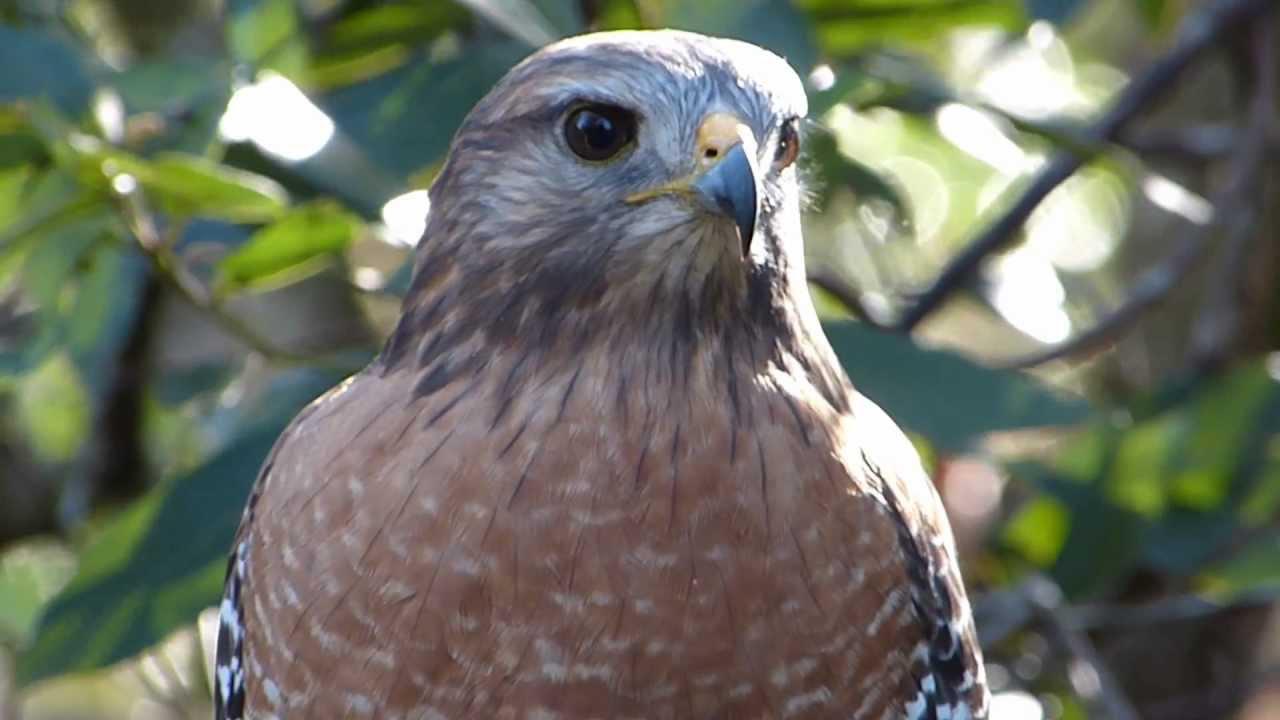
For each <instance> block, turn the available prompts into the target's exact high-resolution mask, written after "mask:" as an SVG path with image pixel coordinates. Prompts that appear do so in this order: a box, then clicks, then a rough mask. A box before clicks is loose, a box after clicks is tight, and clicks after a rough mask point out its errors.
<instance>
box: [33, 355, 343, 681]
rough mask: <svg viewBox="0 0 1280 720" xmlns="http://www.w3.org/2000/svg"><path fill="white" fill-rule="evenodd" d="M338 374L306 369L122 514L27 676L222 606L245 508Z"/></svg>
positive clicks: (53, 609)
mask: <svg viewBox="0 0 1280 720" xmlns="http://www.w3.org/2000/svg"><path fill="white" fill-rule="evenodd" d="M337 379H338V377H337V376H336V375H335V374H332V373H320V372H317V371H312V370H307V371H299V372H297V373H294V374H293V375H291V376H289V378H286V380H289V381H285V382H280V383H277V384H276V386H275V387H274V388H273V390H272V391H271V392H268V393H267V394H266V396H265V397H264V398H263V399H262V401H261V403H260V407H261V408H263V409H264V411H265V412H264V414H263V416H262V417H259V418H255V419H253V420H252V421H251V422H248V423H247V424H246V425H244V426H243V428H242V429H241V431H240V432H239V433H238V434H237V435H236V436H235V438H234V439H233V440H231V441H230V442H229V443H228V444H227V445H226V446H225V447H224V448H222V449H221V450H220V451H219V452H217V453H215V454H214V455H213V456H212V457H211V458H209V460H208V461H206V462H205V463H204V464H203V465H201V466H199V467H198V468H196V469H195V470H193V471H192V472H189V473H187V474H184V475H182V476H181V477H178V478H175V479H173V480H172V481H171V482H168V483H165V484H164V485H162V486H160V487H158V488H156V489H155V490H153V491H152V492H150V493H148V494H147V495H146V496H144V497H143V498H142V499H141V500H140V501H138V502H136V503H134V505H132V506H131V507H130V508H129V509H128V510H126V511H124V512H122V513H120V514H119V515H118V516H117V517H115V518H113V519H112V521H111V522H110V523H109V524H108V526H107V528H106V529H105V530H103V532H102V533H101V535H100V536H99V537H97V538H96V539H95V541H94V542H93V543H92V544H91V545H90V546H89V547H88V548H87V549H86V550H85V551H84V553H83V555H82V557H81V561H80V567H79V570H78V571H77V574H76V577H75V579H74V580H72V582H71V584H70V585H68V586H67V587H66V588H65V589H64V590H63V591H62V592H61V593H60V594H59V595H58V597H57V598H55V599H54V600H53V602H51V603H50V604H49V606H48V608H47V609H46V611H45V613H44V615H43V617H42V618H41V619H40V623H39V626H38V628H37V631H36V637H35V641H34V642H33V643H32V645H31V646H30V647H29V648H28V649H27V650H26V651H25V652H24V653H22V655H21V656H20V658H19V662H18V672H17V675H18V678H19V681H20V682H22V683H23V684H27V683H31V682H34V681H36V680H40V679H43V678H47V677H51V676H54V675H60V674H63V673H68V672H76V671H84V670H91V669H95V668H99V667H103V666H105V665H108V664H110V663H113V662H116V661H118V660H122V659H124V658H127V657H129V656H131V655H133V654H135V653H137V652H139V651H141V650H143V649H145V648H147V647H149V646H151V645H153V644H155V643H156V642H158V641H159V640H161V639H163V638H164V637H165V636H166V635H168V634H169V633H170V632H172V631H173V630H175V629H177V628H178V627H180V626H181V625H183V624H185V623H189V622H191V621H193V620H194V619H195V617H196V615H197V613H199V612H200V610H202V609H204V608H206V607H209V606H212V605H215V604H216V603H217V599H218V595H219V592H220V590H221V587H222V579H223V572H224V571H225V569H226V557H227V551H228V549H229V548H230V544H231V539H232V536H233V534H234V533H235V528H236V526H237V524H238V523H239V520H240V514H241V510H242V509H243V506H244V501H245V498H246V496H247V495H248V492H249V488H250V487H251V486H252V484H253V481H254V478H255V477H256V476H257V473H258V468H259V467H260V466H261V464H262V462H263V460H264V459H265V458H266V456H267V453H268V452H269V451H270V449H271V446H272V444H273V443H274V442H275V439H276V437H277V436H278V435H279V434H280V432H281V430H282V429H283V428H284V426H285V424H286V423H287V422H288V419H289V418H290V417H292V416H293V415H294V414H295V413H296V412H297V411H298V410H299V409H301V407H302V406H303V405H304V404H305V403H307V402H309V401H310V400H311V399H312V398H313V397H315V396H316V395H318V394H319V393H320V392H322V391H323V390H324V389H326V388H328V387H331V386H332V385H333V384H334V383H335V382H336V381H337Z"/></svg>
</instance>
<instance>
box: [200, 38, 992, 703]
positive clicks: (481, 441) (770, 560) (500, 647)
mask: <svg viewBox="0 0 1280 720" xmlns="http://www.w3.org/2000/svg"><path fill="white" fill-rule="evenodd" d="M805 114H806V102H805V95H804V91H803V87H802V85H801V83H800V81H799V79H798V78H797V77H796V74H795V73H794V71H792V69H791V68H790V67H789V66H788V65H787V64H786V62H785V61H783V60H782V59H781V58H779V57H777V56H775V55H773V54H771V53H769V52H767V51H765V50H762V49H760V48H757V47H755V46H752V45H748V44H745V43H742V42H737V41H732V40H722V39H712V38H707V37H702V36H699V35H693V34H688V33H678V32H643V33H640V32H637V33H612V34H601V35H591V36H586V37H581V38H576V39H572V40H567V41H564V42H561V43H558V44H556V45H553V46H550V47H548V48H545V49H543V50H541V51H539V52H538V53H536V54H535V55H533V56H532V57H531V58H529V59H528V60H526V61H525V62H523V63H522V64H520V65H519V66H518V67H516V68H515V69H514V70H512V71H511V72H510V73H509V74H508V75H507V76H506V77H505V78H504V79H503V80H502V81H501V82H500V83H499V84H498V85H497V87H495V88H494V89H493V91H492V92H490V93H489V95H488V96H487V97H485V98H484V100H482V101H481V102H480V103H479V104H478V105H477V106H476V107H475V109H474V110H473V111H472V112H471V114H470V115H469V116H468V117H467V119H466V121H465V122H464V123H463V125H462V127H461V129H460V130H459V131H458V133H457V136H456V137H455V139H454V142H453V145H452V148H451V150H450V153H449V156H448V160H447V161H446V163H445V165H444V167H443V169H442V170H441V172H440V174H439V177H438V178H437V179H436V181H435V183H434V185H433V186H432V188H431V191H430V198H431V211H430V216H429V220H428V225H427V229H426V233H425V236H424V238H423V239H422V242H421V244H420V247H419V248H418V250H417V258H416V269H415V277H414V280H413V283H412V287H411V289H410V291H409V293H408V295H407V297H406V299H405V302H404V308H403V314H402V317H401V319H400V321H399V325H398V327H397V328H396V329H395V332H394V334H393V335H392V336H391V338H390V340H389V341H388V342H387V344H386V346H385V348H384V349H383V351H382V353H381V354H380V355H379V356H378V358H377V359H376V360H375V361H374V362H373V363H372V364H371V365H370V366H369V367H368V368H366V369H365V370H364V371H362V372H360V373H359V374H357V375H356V376H355V377H353V378H351V379H350V380H348V381H347V382H345V383H343V384H342V385H340V386H339V387H337V388H335V389H334V390H333V391H331V392H330V393H328V394H327V395H325V396H324V397H323V398H321V399H319V400H317V401H316V402H315V403H313V404H312V405H311V406H310V407H308V408H307V409H306V410H304V411H303V412H302V413H301V414H300V415H299V416H298V417H297V419H295V420H294V422H293V424H292V425H291V426H290V427H289V429H288V430H286V431H285V433H284V434H283V435H282V436H281V438H280V440H279V442H278V443H277V445H276V448H275V450H274V451H273V452H272V454H271V457H270V459H269V460H268V461H267V463H266V465H265V467H264V468H263V470H262V473H261V476H260V478H259V480H258V483H257V486H256V487H255V489H254V491H253V494H252V496H251V498H250V499H249V503H248V507H247V509H246V510H245V515H244V520H243V522H242V524H241V527H240V530H239V533H238V535H237V537H236V540H235V545H234V551H233V553H232V557H231V562H230V570H229V573H228V578H227V583H226V593H225V596H224V599H223V602H222V606H221V628H220V632H219V639H218V655H217V668H216V677H215V695H216V703H217V717H218V718H219V719H226V718H243V717H253V718H277V717H279V718H283V717H295V718H302V717H306V718H321V717H339V716H341V717H385V718H433V719H435V718H464V717H465V718H471V717H475V718H565V719H570V718H854V719H856V720H862V719H865V718H932V719H936V720H942V719H944V718H952V719H957V720H958V719H962V718H976V717H983V716H985V714H986V706H987V691H986V685H985V680H984V676H983V669H982V662H981V656H980V651H979V649H978V647H977V644H976V642H975V639H974V631H973V623H972V619H971V617H970V612H969V604H968V601H967V600H966V598H965V592H964V589H963V587H962V585H961V582H960V575H959V572H958V569H957V567H956V559H955V551H954V548H953V542H952V539H951V532H950V529H949V527H948V524H947V520H946V518H945V516H944V514H943V510H942V507H941V505H940V503H939V500H938V497H937V494H936V493H935V491H934V489H933V487H932V485H931V484H930V482H929V479H928V478H927V477H926V475H925V472H924V471H923V469H922V468H921V465H920V462H919V459H918V458H917V456H916V454H915V452H914V450H913V449H912V447H911V445H910V443H909V442H908V441H907V440H906V438H905V437H904V436H903V435H902V433H901V432H900V431H899V430H898V428H897V427H896V426H895V425H894V424H893V422H892V421H891V420H889V418H888V417H886V416H885V415H884V414H883V413H882V412H881V411H880V409H879V408H877V407H876V406H875V405H874V404H872V403H871V402H870V401H868V400H866V399H864V398H863V397H862V396H860V395H859V394H858V393H856V392H855V391H854V390H853V389H852V388H851V387H850V385H849V383H848V380H847V379H846V378H845V375H844V373H843V371H842V370H841V368H840V365H839V364H838V362H837V360H836V358H835V356H834V354H833V352H832V350H831V347H830V345H829V344H828V343H827V340H826V338H825V337H824V336H823V333H822V329H821V327H820V325H819V323H818V318H817V316H816V315H815V313H814V309H813V305H812V303H811V301H810V298H809V292H808V289H807V286H806V283H805V272H804V262H803V252H802V247H801V232H800V206H799V190H798V186H797V180H796V170H795V165H794V162H795V160H796V155H797V152H798V149H799V142H800V139H799V136H800V133H799V124H800V123H801V120H802V118H803V117H804V116H805Z"/></svg>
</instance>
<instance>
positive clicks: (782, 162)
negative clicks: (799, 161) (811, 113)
mask: <svg viewBox="0 0 1280 720" xmlns="http://www.w3.org/2000/svg"><path fill="white" fill-rule="evenodd" d="M796 122H797V119H796V118H791V119H790V120H788V121H786V122H785V123H783V124H782V129H781V130H780V131H779V132H778V150H777V152H776V153H774V155H773V167H774V168H775V169H777V170H783V169H785V168H786V167H787V166H788V165H790V164H791V163H793V162H795V161H796V156H797V155H799V154H800V133H799V131H797V130H796Z"/></svg>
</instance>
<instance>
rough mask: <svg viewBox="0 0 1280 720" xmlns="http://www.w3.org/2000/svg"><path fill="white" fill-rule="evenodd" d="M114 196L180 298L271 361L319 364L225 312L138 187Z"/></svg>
mask: <svg viewBox="0 0 1280 720" xmlns="http://www.w3.org/2000/svg"><path fill="white" fill-rule="evenodd" d="M118 188H123V189H118ZM115 198H116V201H117V204H118V205H119V207H120V210H121V213H122V215H123V216H124V218H125V221H126V222H127V223H128V225H129V229H130V231H131V232H132V233H133V235H134V237H135V238H136V239H137V241H138V247H139V248H140V249H141V250H142V251H143V253H145V254H146V255H147V257H148V258H149V259H150V260H151V264H152V267H154V268H155V270H156V272H157V273H159V275H160V277H161V279H163V280H164V281H165V283H166V284H168V285H169V286H170V287H172V288H173V289H174V290H175V291H176V292H177V293H178V294H179V295H181V296H182V298H183V299H184V300H186V301H187V302H188V303H190V304H191V305H192V306H193V307H195V308H197V309H199V310H201V311H203V312H204V313H206V314H207V315H208V316H209V317H210V318H212V319H213V321H214V322H215V323H216V324H217V325H218V326H219V327H220V328H222V330H223V331H224V332H226V333H227V334H229V335H230V336H232V337H233V338H235V339H236V340H238V341H240V342H241V343H243V344H244V345H245V346H246V347H248V348H249V349H250V350H252V351H254V352H256V353H258V354H260V355H262V356H263V357H264V358H266V359H268V360H270V361H272V362H277V363H283V364H286V365H297V364H307V365H315V364H320V363H321V361H322V360H323V359H322V358H317V357H315V356H311V355H307V354H303V353H295V352H291V351H288V350H285V349H283V348H280V347H277V346H276V345H275V344H273V343H272V342H270V341H269V340H267V339H266V338H264V337H262V336H261V335H259V334H258V332H257V331H255V330H254V329H253V328H251V327H249V326H248V325H247V324H246V323H244V321H242V320H240V318H238V317H236V316H235V315H234V314H232V313H229V312H227V311H226V309H225V308H224V307H223V306H222V304H221V303H220V302H219V301H218V300H217V299H216V298H215V297H213V295H212V294H211V293H210V292H209V291H208V289H207V288H205V287H204V285H203V283H201V282H200V280H199V278H197V277H196V276H195V275H193V274H192V273H191V271H190V270H189V269H188V268H187V266H186V265H185V264H184V263H183V262H182V259H181V258H179V257H178V255H177V253H175V252H174V251H173V243H174V240H175V239H176V236H177V234H178V233H177V231H176V230H170V231H169V232H167V233H165V234H164V235H162V234H161V232H160V230H159V229H158V227H157V224H156V219H155V216H153V215H152V214H151V212H150V211H149V210H148V209H147V205H146V199H145V197H144V196H143V192H142V188H141V187H138V186H137V185H130V184H128V183H119V184H117V189H115Z"/></svg>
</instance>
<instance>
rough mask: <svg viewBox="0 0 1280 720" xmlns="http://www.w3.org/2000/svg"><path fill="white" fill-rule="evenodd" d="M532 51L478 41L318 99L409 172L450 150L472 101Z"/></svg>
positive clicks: (391, 165) (370, 148) (351, 131)
mask: <svg viewBox="0 0 1280 720" xmlns="http://www.w3.org/2000/svg"><path fill="white" fill-rule="evenodd" d="M526 54H528V48H526V47H524V46H523V45H522V44H519V43H515V42H511V41H509V40H503V41H498V42H472V43H469V44H468V45H467V46H466V47H465V51H464V52H463V53H462V54H459V55H456V56H451V57H447V58H440V59H433V60H431V61H429V62H422V63H417V64H414V65H411V66H407V67H404V68H401V69H399V70H396V71H394V72H390V73H387V74H386V75H383V76H381V77H378V78H376V79H375V80H372V81H370V82H365V83H360V84H358V85H352V86H350V87H346V88H341V89H339V90H336V91H333V92H331V93H328V94H326V95H324V96H321V97H319V98H317V103H318V104H319V105H320V107H321V108H322V109H324V110H325V112H327V113H328V114H329V115H330V117H332V118H333V119H334V121H335V122H336V123H337V124H338V126H339V127H341V128H342V129H343V130H344V131H345V133H346V134H347V135H349V136H350V137H352V138H353V139H354V140H355V142H356V143H357V144H358V145H359V146H360V147H361V148H363V149H364V150H365V152H367V153H368V155H369V157H370V158H372V160H373V161H374V162H375V163H377V164H378V165H379V166H381V167H385V168H387V169H389V170H391V171H392V172H395V173H397V174H399V175H401V176H407V175H410V174H412V173H414V172H416V171H418V170H420V169H422V168H424V167H427V166H430V165H432V164H434V163H436V162H437V161H439V160H440V159H441V158H442V157H443V156H444V153H445V151H446V150H447V149H448V147H449V141H450V140H451V139H452V138H453V133H454V131H456V130H457V128H458V125H460V124H461V123H462V119H463V118H464V117H466V114H467V113H468V112H470V110H471V107H472V106H473V105H475V104H476V102H478V101H479V100H480V98H482V97H484V94H485V93H486V92H488V91H489V89H490V88H491V87H493V85H494V83H496V82H497V81H498V79H499V78H501V77H502V75H503V74H504V73H506V71H507V70H508V69H510V68H511V66H513V65H515V64H516V62H518V61H519V60H520V59H521V58H523V57H524V56H525V55H526ZM424 108H429V109H430V111H429V112H427V111H424Z"/></svg>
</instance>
